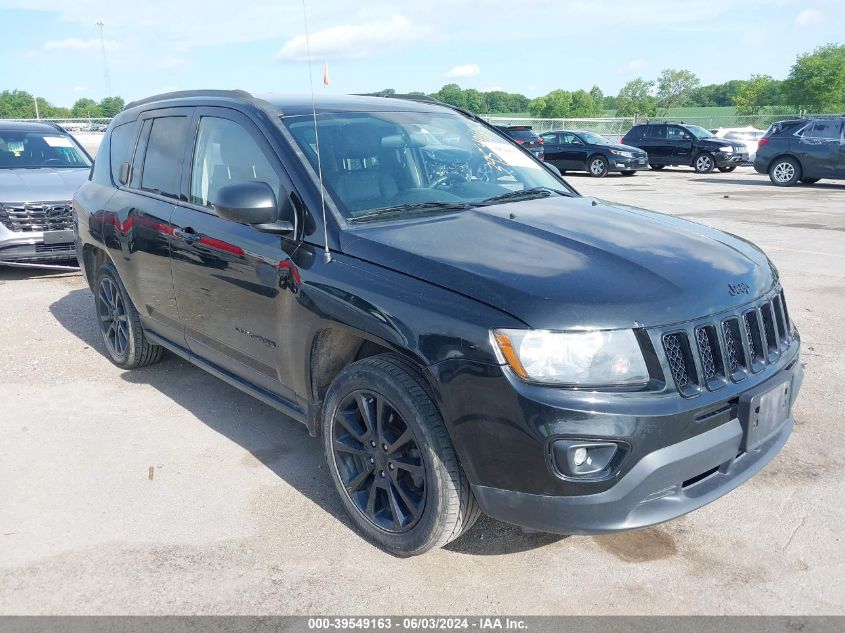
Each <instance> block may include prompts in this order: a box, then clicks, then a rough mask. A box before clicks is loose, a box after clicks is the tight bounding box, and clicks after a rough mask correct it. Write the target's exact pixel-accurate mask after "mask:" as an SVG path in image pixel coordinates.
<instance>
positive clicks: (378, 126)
mask: <svg viewBox="0 0 845 633" xmlns="http://www.w3.org/2000/svg"><path fill="white" fill-rule="evenodd" d="M283 121H284V124H285V125H286V126H287V128H288V129H289V130H290V132H291V134H292V135H293V137H294V139H295V140H296V142H297V144H298V145H299V146H300V147H301V148H302V151H303V152H304V153H305V155H306V156H307V158H308V160H309V161H310V162H311V165H312V167H314V169H315V171H316V168H317V152H316V142H315V136H314V120H313V118H312V116H311V115H307V116H305V115H303V116H290V117H283ZM317 129H318V131H319V136H318V138H319V144H320V163H321V168H322V172H323V181H324V183H325V186H326V189H327V191H328V192H329V194H330V195H331V196H332V198H333V200H335V202H336V203H337V206H338V208H339V209H340V211H341V213H342V214H343V215H344V217H346V218H347V219H355V218H358V217H362V216H366V217H368V218H369V217H374V216H377V215H379V214H377V213H374V212H375V211H377V210H382V209H383V210H393V211H402V210H403V209H404V210H407V211H408V213H411V212H417V213H419V212H420V211H421V210H425V212H436V211H437V210H438V209H442V210H452V209H456V208H457V209H459V208H466V207H467V206H470V205H475V204H480V203H495V202H498V201H504V200H509V201H514V200H518V199H519V198H520V196H506V197H504V198H500V199H499V200H496V201H493V200H491V199H492V198H496V197H498V196H502V195H503V194H512V193H515V192H521V191H525V196H523V197H524V198H530V197H532V196H533V195H535V194H536V195H550V194H551V193H554V192H556V191H557V190H562V192H563V193H564V194H565V195H572V191H571V190H568V189H567V188H566V186H565V185H564V184H562V183H561V181H560V180H559V179H557V178H556V177H554V176H553V175H552V174H551V172H549V171H548V170H547V169H546V168H545V167H543V164H542V163H540V162H539V161H537V160H535V159H534V158H533V157H532V156H530V155H529V154H527V153H526V152H525V151H523V150H521V149H519V148H518V147H516V146H515V145H514V144H513V142H512V141H510V140H509V139H507V138H506V137H504V136H502V135H500V134H497V133H496V132H494V131H492V130H490V129H489V128H488V127H486V126H484V125H482V124H480V123H478V122H477V121H473V120H472V119H469V118H467V117H463V116H460V115H457V114H449V113H439V112H438V113H431V112H355V113H338V114H321V115H318V117H317ZM543 188H545V189H547V190H548V191H546V192H545V193H541V192H539V191H538V190H539V189H543ZM528 190H531V191H528ZM395 215H396V214H395V213H394V214H393V215H390V216H388V214H383V217H395Z"/></svg>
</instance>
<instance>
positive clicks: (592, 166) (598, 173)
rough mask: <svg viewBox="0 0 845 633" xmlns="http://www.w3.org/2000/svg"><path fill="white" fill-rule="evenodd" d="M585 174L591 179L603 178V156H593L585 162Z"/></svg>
mask: <svg viewBox="0 0 845 633" xmlns="http://www.w3.org/2000/svg"><path fill="white" fill-rule="evenodd" d="M587 173H588V174H590V175H591V176H592V177H593V178H604V177H605V176H606V175H607V159H606V158H605V157H604V156H593V157H591V158H590V160H588V161H587Z"/></svg>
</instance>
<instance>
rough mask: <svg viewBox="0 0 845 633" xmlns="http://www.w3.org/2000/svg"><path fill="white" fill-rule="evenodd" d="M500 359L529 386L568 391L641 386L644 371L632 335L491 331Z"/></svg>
mask: <svg viewBox="0 0 845 633" xmlns="http://www.w3.org/2000/svg"><path fill="white" fill-rule="evenodd" d="M492 334H493V340H494V341H495V345H496V350H497V352H498V354H499V357H500V360H501V361H503V362H505V363H507V364H508V366H509V367H510V368H511V369H512V370H513V372H514V373H515V374H516V375H517V376H519V377H520V378H522V379H523V380H526V381H529V382H539V383H546V384H555V385H569V386H573V387H610V386H615V385H634V384H645V383H646V382H648V379H649V375H648V369H647V368H646V365H645V360H644V359H643V354H642V351H641V350H640V346H639V343H637V337H636V336H635V335H634V332H633V330H594V331H587V332H555V331H551V330H494V331H493V333H492Z"/></svg>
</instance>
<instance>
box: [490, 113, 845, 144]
mask: <svg viewBox="0 0 845 633" xmlns="http://www.w3.org/2000/svg"><path fill="white" fill-rule="evenodd" d="M840 116H843V115H842V114H807V113H783V114H751V115H718V116H689V117H683V116H682V117H604V118H590V119H535V118H530V117H515V118H512V117H496V116H489V117H486V119H487V121H488V122H490V123H492V124H493V125H530V126H531V127H532V128H533V129H534V131H535V132H537V133H538V134H542V133H543V132H550V131H552V130H572V131H577V130H588V131H590V132H595V133H596V134H601V135H602V136H604V137H606V138H607V139H608V140H610V141H614V142H618V141H619V140H620V139H621V138H622V136H624V134H625V132H627V131H628V130H630V129H631V128H632V127H633V126H634V125H636V124H638V123H650V122H652V123H656V122H660V123H689V124H691V125H698V126H701V127H703V128H706V129H708V130H717V129H719V128H733V127H741V128H745V127H752V128H755V129H758V130H766V129H767V128H768V127H769V126H770V125H771V124H772V123H775V122H776V121H784V120H786V119H798V118H805V119H816V118H818V119H824V118H832V117H840Z"/></svg>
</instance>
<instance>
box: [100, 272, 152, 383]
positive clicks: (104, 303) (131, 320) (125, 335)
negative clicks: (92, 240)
mask: <svg viewBox="0 0 845 633" xmlns="http://www.w3.org/2000/svg"><path fill="white" fill-rule="evenodd" d="M94 303H95V306H96V316H97V324H98V326H99V329H100V334H101V335H102V337H103V344H104V345H105V347H106V355H107V356H108V358H109V360H110V361H111V362H112V363H114V364H115V365H117V366H118V367H120V368H121V369H136V368H137V367H146V366H147V365H152V364H153V363H156V362H158V361H159V360H160V359H161V356H162V354H163V353H164V348H162V347H161V346H159V345H155V344H153V343H150V342H149V341H148V340H147V338H146V336H145V335H144V328H143V326H142V325H141V317H140V315H139V314H138V311H137V310H136V309H135V306H134V305H133V304H132V300H131V299H130V298H129V295H128V294H127V292H126V288H124V286H123V282H121V281H120V276H119V275H118V274H117V270H115V268H114V266H112V265H111V264H105V265H104V266H102V267H101V268H100V270H98V271H97V277H96V285H95V287H94Z"/></svg>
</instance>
